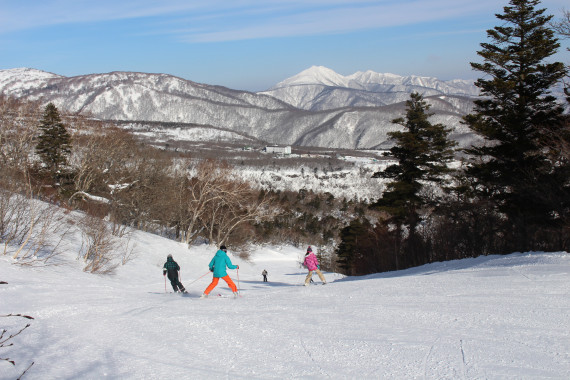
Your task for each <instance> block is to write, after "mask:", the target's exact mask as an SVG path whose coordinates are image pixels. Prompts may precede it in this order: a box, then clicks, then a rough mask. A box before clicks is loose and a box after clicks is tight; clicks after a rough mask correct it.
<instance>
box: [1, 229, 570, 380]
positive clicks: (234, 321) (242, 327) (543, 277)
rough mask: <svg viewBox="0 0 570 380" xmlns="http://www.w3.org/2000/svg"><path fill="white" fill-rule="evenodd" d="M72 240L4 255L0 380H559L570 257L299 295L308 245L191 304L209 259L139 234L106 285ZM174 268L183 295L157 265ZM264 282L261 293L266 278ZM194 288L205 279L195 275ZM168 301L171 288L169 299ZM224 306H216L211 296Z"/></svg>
mask: <svg viewBox="0 0 570 380" xmlns="http://www.w3.org/2000/svg"><path fill="white" fill-rule="evenodd" d="M71 236H73V235H70V237H69V238H68V240H66V242H65V253H62V254H61V255H60V256H59V257H58V259H59V261H55V262H54V263H57V264H58V265H55V266H47V267H29V266H18V265H13V263H12V261H11V259H9V256H0V281H5V282H7V284H1V285H0V300H1V301H0V314H2V315H6V314H11V313H12V314H17V313H22V314H26V315H29V316H32V317H33V318H34V319H33V320H25V319H23V318H19V317H4V318H2V322H3V328H5V329H7V330H8V331H9V332H10V333H15V332H17V331H19V330H20V329H21V328H23V327H24V326H25V324H26V323H28V322H29V323H30V327H29V328H28V329H26V330H24V331H23V332H22V333H21V334H20V335H18V336H16V337H15V338H14V339H13V340H12V342H13V343H14V346H11V347H4V348H0V357H2V358H5V357H8V358H10V359H12V360H15V361H16V366H12V365H11V364H9V363H8V362H6V361H0V379H3V380H4V379H5V380H8V379H15V378H17V377H18V376H19V375H20V374H21V373H22V372H23V371H24V370H25V369H26V368H27V367H28V366H29V365H30V364H31V363H32V362H33V363H34V364H33V366H32V367H31V368H30V369H29V370H28V372H27V373H26V374H25V377H24V378H25V379H29V380H33V379H41V380H46V379H103V378H105V379H159V378H161V379H162V378H179V379H197V378H200V379H219V378H228V379H284V378H288V379H298V378H331V379H347V378H351V379H353V378H359V379H414V378H423V379H457V378H470V379H567V378H569V377H570V332H569V330H568V325H569V323H570V312H569V310H570V297H569V295H570V281H569V278H570V277H569V274H570V255H568V254H567V253H562V252H561V253H538V252H537V253H524V254H520V253H517V254H512V255H508V256H489V257H480V258H477V259H467V260H461V261H453V262H446V263H436V264H431V265H427V266H424V267H420V268H415V269H410V270H406V271H400V272H391V273H385V274H377V275H371V276H366V277H355V278H351V277H347V278H344V277H343V276H340V275H337V274H334V273H325V276H326V278H327V281H328V284H327V285H325V286H322V285H320V281H319V280H318V278H317V277H316V276H315V282H316V284H315V285H311V286H310V287H304V286H302V283H303V280H304V277H305V275H306V271H305V269H303V268H301V267H300V266H299V261H300V259H301V257H302V255H303V252H304V248H305V247H300V248H294V247H257V248H255V249H254V251H253V253H252V256H251V259H250V261H244V260H241V259H239V258H238V257H236V256H235V255H233V254H232V253H234V252H233V251H232V249H231V247H230V250H229V253H230V257H231V259H232V261H233V262H234V263H235V264H239V271H236V270H229V273H230V275H231V277H232V278H233V279H234V281H235V282H236V284H239V287H240V293H241V297H240V298H238V299H233V298H231V297H228V296H229V295H230V294H231V293H230V291H229V289H228V288H227V287H226V286H225V284H224V283H223V282H220V285H218V287H217V288H216V289H215V290H214V291H213V292H212V294H213V296H211V297H210V298H208V299H199V298H198V297H199V295H200V294H201V293H202V291H203V290H204V289H205V288H206V286H207V285H208V283H209V281H210V279H211V275H210V273H209V271H208V268H207V264H208V262H209V261H210V258H211V257H212V255H213V254H214V252H215V248H214V247H209V246H198V247H193V248H192V249H190V250H188V249H187V248H186V247H184V246H183V245H181V244H179V243H176V242H174V241H171V240H166V239H163V238H160V237H156V236H154V235H150V234H145V233H141V232H136V233H135V234H134V236H133V240H134V242H135V243H136V257H135V258H134V259H133V260H131V261H129V262H127V263H126V264H125V265H124V266H121V267H119V268H118V269H117V271H116V274H114V275H108V276H103V275H93V274H87V273H84V272H82V271H81V264H80V262H79V261H77V260H76V256H77V252H78V250H79V249H80V247H79V246H80V242H79V241H78V240H73V238H72V237H71ZM169 253H170V254H173V256H174V259H175V260H177V261H178V263H179V264H180V266H181V268H182V269H181V277H182V283H183V284H184V285H185V286H186V288H187V289H188V290H189V295H187V296H181V295H178V294H173V293H170V291H171V288H170V285H169V284H166V283H165V280H164V278H163V276H162V272H161V268H162V265H163V263H164V261H165V259H166V256H167V254H169ZM263 269H266V270H267V271H268V272H269V276H268V278H269V282H268V283H263V282H262V281H261V280H262V277H261V272H262V270H263ZM202 276H203V277H202ZM165 289H166V291H165ZM218 294H220V295H221V296H217V295H218Z"/></svg>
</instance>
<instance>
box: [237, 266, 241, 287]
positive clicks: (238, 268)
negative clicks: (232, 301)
mask: <svg viewBox="0 0 570 380" xmlns="http://www.w3.org/2000/svg"><path fill="white" fill-rule="evenodd" d="M237 278H238V293H240V292H241V288H240V285H239V266H238V267H237Z"/></svg>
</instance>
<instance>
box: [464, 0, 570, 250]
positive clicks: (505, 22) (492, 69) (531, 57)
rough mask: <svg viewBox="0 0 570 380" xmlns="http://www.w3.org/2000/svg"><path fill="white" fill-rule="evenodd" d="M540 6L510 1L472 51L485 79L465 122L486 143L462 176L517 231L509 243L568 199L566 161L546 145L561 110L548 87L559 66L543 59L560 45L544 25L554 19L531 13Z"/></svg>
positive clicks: (528, 236)
mask: <svg viewBox="0 0 570 380" xmlns="http://www.w3.org/2000/svg"><path fill="white" fill-rule="evenodd" d="M539 3H540V1H538V0H511V1H510V3H509V4H510V5H509V6H506V7H504V13H503V14H497V15H496V16H497V18H498V19H499V20H501V21H502V23H501V25H500V26H496V27H495V28H493V29H491V30H488V31H487V35H488V37H489V39H490V40H491V42H490V43H482V44H481V46H482V48H483V49H482V50H481V51H479V52H478V55H479V56H480V57H482V58H483V63H471V66H472V67H473V69H475V70H477V71H480V72H482V73H483V74H485V75H484V78H482V79H479V80H477V82H476V85H477V86H478V87H479V88H480V89H481V95H482V97H481V98H480V99H478V100H476V102H475V110H474V113H473V114H471V115H468V116H466V117H465V122H466V124H467V125H468V126H469V127H470V128H471V129H472V130H474V131H475V132H477V133H478V134H480V135H481V136H482V137H483V138H484V139H485V144H484V145H481V146H477V147H473V148H471V149H468V150H467V152H468V153H469V154H471V155H472V156H473V160H472V161H471V165H470V166H469V168H468V170H467V175H468V176H469V177H470V178H473V179H474V180H475V181H474V182H475V188H474V190H475V193H476V194H477V195H478V196H479V197H481V198H483V199H490V200H492V201H493V204H494V205H496V207H497V210H498V211H500V212H501V213H503V215H506V216H507V217H508V225H506V226H504V227H505V228H506V230H510V232H512V233H514V234H515V235H514V237H513V240H514V241H521V242H523V241H526V242H527V243H530V241H531V240H532V236H533V233H532V232H533V230H535V229H536V227H537V226H540V225H543V226H544V225H545V224H548V223H551V222H555V219H558V220H560V216H561V213H565V212H566V213H567V212H568V201H569V199H570V197H569V196H568V178H565V179H561V178H560V176H561V173H560V171H559V169H561V168H562V167H563V166H564V164H562V166H561V165H560V163H558V164H557V163H555V162H553V159H552V155H550V154H549V152H548V148H547V147H546V144H545V141H547V140H551V139H552V136H556V135H557V134H559V132H560V131H561V128H562V113H563V108H562V107H561V106H559V105H558V104H557V103H556V99H555V98H554V97H553V96H551V95H550V89H551V88H552V87H553V86H554V85H556V84H557V83H558V82H559V81H560V80H561V79H562V78H563V77H564V75H565V68H564V65H563V64H562V63H560V62H553V63H549V62H547V61H546V60H547V59H548V58H549V57H550V56H552V55H553V54H554V53H555V52H556V51H557V49H558V48H559V44H558V41H557V39H556V38H555V37H554V33H553V31H552V30H551V29H549V27H548V22H549V20H550V19H551V18H552V16H545V15H544V12H545V9H535V7H536V6H537V5H538V4H539ZM566 165H567V164H566ZM562 177H564V174H562ZM564 198H566V200H564ZM506 230H505V231H503V232H507V231H506ZM530 245H531V244H522V245H521V246H520V249H531V248H533V247H531V246H530ZM511 249H512V248H511ZM517 249H518V248H517Z"/></svg>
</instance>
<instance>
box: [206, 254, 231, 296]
mask: <svg viewBox="0 0 570 380" xmlns="http://www.w3.org/2000/svg"><path fill="white" fill-rule="evenodd" d="M208 267H209V268H210V271H211V272H214V278H213V279H212V283H210V285H208V287H207V288H206V290H204V294H202V297H201V298H206V297H208V294H210V292H211V291H212V290H213V289H214V288H215V287H216V286H217V285H218V282H219V281H220V278H221V279H222V280H224V281H225V282H226V283H227V284H228V286H229V287H230V289H231V290H232V292H233V293H234V296H236V297H237V295H238V293H237V287H236V284H234V282H233V281H232V279H231V278H230V276H228V272H227V271H226V267H228V268H230V269H239V265H233V264H232V261H231V260H230V258H229V257H228V254H227V249H226V246H225V245H222V246H221V247H220V249H219V250H218V252H216V254H215V255H214V257H213V258H212V261H210V264H209V265H208Z"/></svg>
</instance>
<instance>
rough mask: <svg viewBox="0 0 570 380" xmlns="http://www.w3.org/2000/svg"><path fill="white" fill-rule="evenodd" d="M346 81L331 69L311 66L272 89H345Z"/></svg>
mask: <svg viewBox="0 0 570 380" xmlns="http://www.w3.org/2000/svg"><path fill="white" fill-rule="evenodd" d="M347 84H348V79H347V78H346V77H344V76H342V75H341V74H338V73H337V72H335V71H334V70H332V69H329V68H328V67H324V66H311V67H309V68H308V69H306V70H303V71H301V72H300V73H299V74H297V75H294V76H292V77H291V78H288V79H285V80H284V81H282V82H279V83H278V84H276V85H275V86H274V87H273V88H279V87H287V86H296V85H323V86H333V87H336V86H342V87H346V86H347Z"/></svg>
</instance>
